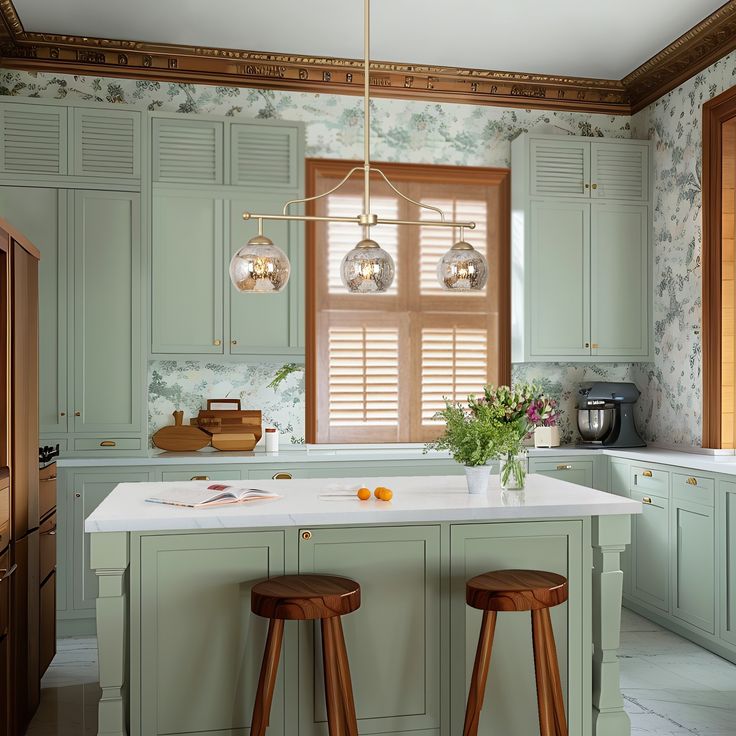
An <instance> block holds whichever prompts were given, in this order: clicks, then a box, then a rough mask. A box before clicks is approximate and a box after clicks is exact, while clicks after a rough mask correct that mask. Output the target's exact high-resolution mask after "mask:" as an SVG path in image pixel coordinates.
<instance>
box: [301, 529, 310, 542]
mask: <svg viewBox="0 0 736 736" xmlns="http://www.w3.org/2000/svg"><path fill="white" fill-rule="evenodd" d="M311 538H312V532H310V531H309V529H305V530H304V531H303V532H302V539H303V540H304V541H305V542H308V541H309V540H310V539H311Z"/></svg>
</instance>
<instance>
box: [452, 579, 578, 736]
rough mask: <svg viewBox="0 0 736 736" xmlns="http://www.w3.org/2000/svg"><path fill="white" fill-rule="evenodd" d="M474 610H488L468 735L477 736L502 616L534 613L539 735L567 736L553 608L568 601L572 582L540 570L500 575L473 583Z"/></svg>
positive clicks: (469, 587)
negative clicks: (493, 647)
mask: <svg viewBox="0 0 736 736" xmlns="http://www.w3.org/2000/svg"><path fill="white" fill-rule="evenodd" d="M466 600H467V603H468V605H469V606H472V607H473V608H479V609H480V610H481V611H483V623H482V624H481V628H480V637H479V639H478V649H477V650H476V653H475V665H474V666H473V677H472V680H471V681H470V692H469V693H468V706H467V709H466V710H465V727H464V730H463V736H476V734H477V733H478V724H479V722H480V712H481V708H482V707H483V696H484V694H485V689H486V680H487V679H488V670H489V666H490V662H491V648H492V646H493V633H494V630H495V628H496V614H497V613H498V611H531V614H532V639H533V646H534V672H535V675H536V680H537V707H538V710H539V733H540V736H567V721H566V720H565V703H564V701H563V698H562V684H561V682H560V670H559V667H558V666H557V650H556V648H555V636H554V632H553V631H552V621H551V620H550V616H549V609H550V608H551V607H552V606H558V605H559V604H560V603H564V602H565V601H566V600H567V578H565V577H564V576H562V575H557V574H555V573H553V572H541V571H539V570H498V571H496V572H487V573H484V574H483V575H478V576H477V577H474V578H471V579H470V580H469V581H468V583H467V586H466Z"/></svg>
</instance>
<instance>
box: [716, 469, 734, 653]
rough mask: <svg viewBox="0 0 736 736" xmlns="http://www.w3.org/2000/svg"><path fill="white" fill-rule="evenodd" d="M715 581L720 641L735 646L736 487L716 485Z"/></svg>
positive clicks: (723, 484)
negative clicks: (719, 601)
mask: <svg viewBox="0 0 736 736" xmlns="http://www.w3.org/2000/svg"><path fill="white" fill-rule="evenodd" d="M716 518H717V519H718V550H719V554H718V578H719V583H720V589H721V605H720V616H719V618H720V628H721V631H720V633H721V638H722V639H723V640H724V641H727V642H729V643H731V644H736V483H726V482H720V483H719V484H718V513H717V516H716Z"/></svg>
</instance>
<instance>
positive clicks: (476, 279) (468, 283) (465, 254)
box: [437, 240, 488, 291]
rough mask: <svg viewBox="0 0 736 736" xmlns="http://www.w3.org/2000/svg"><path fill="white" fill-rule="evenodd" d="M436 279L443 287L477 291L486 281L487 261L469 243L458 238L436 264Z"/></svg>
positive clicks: (453, 289) (454, 289)
mask: <svg viewBox="0 0 736 736" xmlns="http://www.w3.org/2000/svg"><path fill="white" fill-rule="evenodd" d="M437 279H438V281H439V282H440V286H442V288H443V289H450V290H452V291H479V290H480V289H482V288H483V287H484V286H485V285H486V281H488V263H487V262H486V259H485V257H484V256H483V254H482V253H479V252H478V251H477V250H476V249H475V248H473V246H472V245H470V243H466V242H465V241H464V240H460V241H458V242H457V243H455V245H453V246H452V248H450V250H448V251H447V253H445V255H444V256H442V258H441V259H440V262H439V263H438V264H437Z"/></svg>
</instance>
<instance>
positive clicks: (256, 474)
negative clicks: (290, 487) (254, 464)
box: [248, 468, 308, 480]
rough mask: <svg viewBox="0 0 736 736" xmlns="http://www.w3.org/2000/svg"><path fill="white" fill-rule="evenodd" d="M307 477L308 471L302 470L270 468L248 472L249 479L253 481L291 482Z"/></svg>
mask: <svg viewBox="0 0 736 736" xmlns="http://www.w3.org/2000/svg"><path fill="white" fill-rule="evenodd" d="M307 477H308V473H307V471H306V470H304V469H302V468H268V469H262V470H249V471H248V478H250V479H251V480H291V479H292V478H307Z"/></svg>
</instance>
